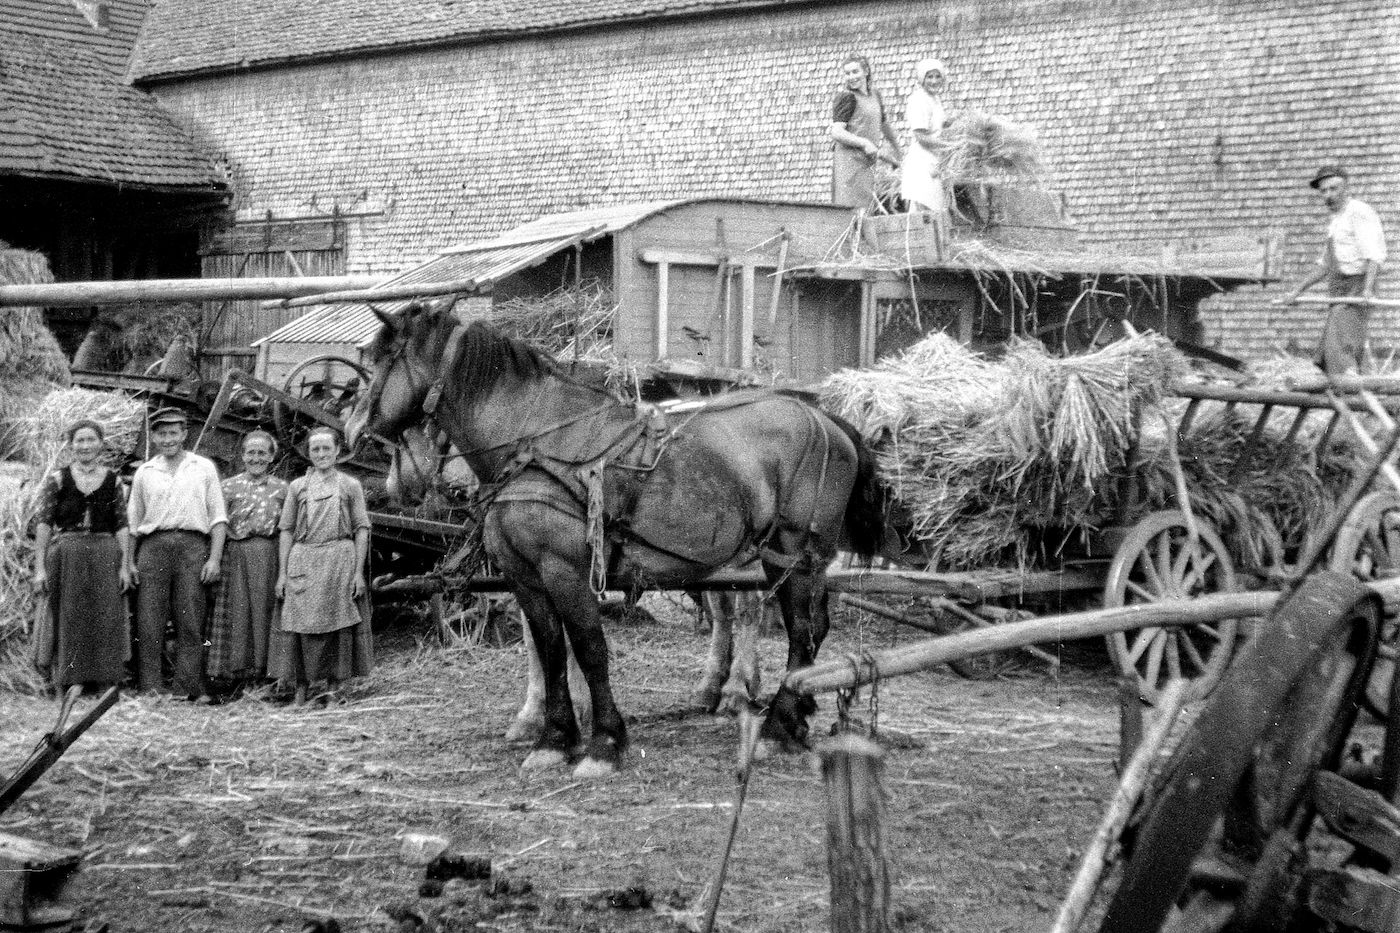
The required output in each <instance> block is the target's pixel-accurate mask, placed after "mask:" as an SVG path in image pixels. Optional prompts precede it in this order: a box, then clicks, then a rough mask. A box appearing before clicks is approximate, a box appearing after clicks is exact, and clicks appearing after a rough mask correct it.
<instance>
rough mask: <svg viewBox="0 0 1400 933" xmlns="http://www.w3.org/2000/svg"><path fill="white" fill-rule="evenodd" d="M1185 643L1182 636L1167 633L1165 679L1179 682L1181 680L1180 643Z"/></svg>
mask: <svg viewBox="0 0 1400 933" xmlns="http://www.w3.org/2000/svg"><path fill="white" fill-rule="evenodd" d="M1183 641H1185V638H1184V636H1183V635H1182V634H1181V633H1178V632H1168V633H1167V647H1166V652H1167V679H1168V680H1179V679H1180V678H1181V643H1182V642H1183Z"/></svg>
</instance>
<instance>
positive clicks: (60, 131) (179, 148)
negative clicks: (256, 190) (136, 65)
mask: <svg viewBox="0 0 1400 933" xmlns="http://www.w3.org/2000/svg"><path fill="white" fill-rule="evenodd" d="M0 175H21V176H25V177H30V178H54V179H63V180H69V181H88V182H97V183H100V184H106V185H120V186H126V187H136V188H149V189H158V190H168V191H173V190H181V191H189V190H206V191H213V190H217V189H219V188H222V187H223V181H222V178H221V176H220V174H219V173H218V172H217V171H216V170H215V168H214V165H213V163H212V162H211V160H210V159H209V158H207V157H206V156H205V155H203V154H202V153H201V152H200V151H199V150H198V148H197V147H196V146H195V144H194V142H193V140H191V139H190V137H189V135H188V134H186V133H185V132H184V130H182V129H181V128H180V127H178V126H177V125H176V124H175V122H174V120H173V119H172V118H171V117H170V116H169V115H168V114H167V113H165V112H164V111H163V110H161V109H160V107H159V106H158V105H157V103H156V101H155V98H153V97H151V96H150V95H149V94H146V93H144V92H142V91H138V90H136V89H135V88H132V87H130V86H128V85H126V84H125V83H124V82H123V80H122V79H121V78H120V77H118V75H117V74H116V73H115V72H114V71H112V70H111V69H110V68H109V67H108V66H107V65H105V64H104V63H103V62H102V60H101V59H100V58H99V57H98V56H97V55H96V54H95V53H93V52H91V51H88V50H87V49H85V48H83V47H82V46H80V45H78V44H76V43H72V42H67V41H64V40H62V39H56V38H41V37H39V36H37V35H34V34H32V33H29V32H26V31H24V30H20V29H14V28H11V24H10V23H8V22H6V23H4V24H0Z"/></svg>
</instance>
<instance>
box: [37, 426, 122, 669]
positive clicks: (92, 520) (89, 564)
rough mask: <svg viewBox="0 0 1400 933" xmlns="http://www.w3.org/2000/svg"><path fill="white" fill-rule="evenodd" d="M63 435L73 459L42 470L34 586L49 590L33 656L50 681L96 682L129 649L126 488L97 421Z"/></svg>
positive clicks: (114, 665) (119, 660)
mask: <svg viewBox="0 0 1400 933" xmlns="http://www.w3.org/2000/svg"><path fill="white" fill-rule="evenodd" d="M66 436H67V439H68V450H69V452H70V454H71V455H72V463H71V464H70V465H68V466H66V467H64V468H62V469H60V470H57V471H55V472H53V473H50V474H49V475H48V476H47V477H45V478H44V485H43V489H42V490H41V493H40V500H39V515H38V527H37V530H36V532H35V549H34V550H35V559H34V564H35V566H34V587H35V589H37V590H39V591H40V592H42V593H46V594H47V596H48V610H49V621H50V625H49V627H48V629H47V631H44V630H42V629H41V630H40V642H39V644H38V645H37V646H36V649H37V650H36V652H35V660H36V661H37V662H38V663H39V665H40V667H43V668H47V669H48V671H49V676H50V678H51V679H52V681H53V684H54V686H55V687H59V688H63V687H68V686H72V685H74V684H79V685H84V686H88V687H92V688H101V687H107V686H111V685H113V684H119V683H121V682H122V680H123V679H124V678H125V675H126V670H125V666H126V662H127V660H128V658H130V656H131V624H130V621H129V620H128V618H127V612H126V600H125V599H124V598H123V597H122V591H123V590H125V589H128V588H130V586H131V580H132V575H131V569H132V564H133V562H132V557H131V537H130V535H129V534H128V533H127V519H126V489H125V487H123V485H122V483H121V480H120V479H118V478H117V474H116V473H114V472H113V471H112V470H110V469H108V468H107V467H106V466H105V465H104V464H103V463H102V453H103V449H104V447H105V445H106V437H105V435H104V434H103V431H102V426H101V425H99V424H98V423H97V422H95V421H79V422H77V423H76V424H73V425H72V426H70V427H69V428H68V431H67V434H66Z"/></svg>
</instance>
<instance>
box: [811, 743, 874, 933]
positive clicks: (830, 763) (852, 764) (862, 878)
mask: <svg viewBox="0 0 1400 933" xmlns="http://www.w3.org/2000/svg"><path fill="white" fill-rule="evenodd" d="M821 762H822V779H823V782H824V783H825V785H826V857H827V864H828V866H829V868H830V871H831V930H832V933H888V931H889V929H890V868H889V857H888V855H887V853H886V849H885V785H884V777H885V775H884V770H885V769H884V753H883V752H882V751H881V750H880V747H879V746H878V745H876V744H875V743H874V742H872V741H870V740H869V739H867V738H863V737H862V736H859V735H856V734H854V733H849V732H848V733H844V734H841V735H838V736H836V737H835V738H833V739H831V740H830V741H828V742H826V743H825V744H824V745H823V746H822V748H821Z"/></svg>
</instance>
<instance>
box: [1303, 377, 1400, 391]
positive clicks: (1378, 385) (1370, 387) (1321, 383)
mask: <svg viewBox="0 0 1400 933" xmlns="http://www.w3.org/2000/svg"><path fill="white" fill-rule="evenodd" d="M1288 387H1289V388H1290V389H1293V390H1294V391H1297V392H1325V391H1328V390H1331V391H1333V392H1359V391H1361V390H1363V389H1364V390H1366V391H1369V392H1380V393H1383V394H1395V393H1400V376H1292V377H1290V378H1289V379H1288Z"/></svg>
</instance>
